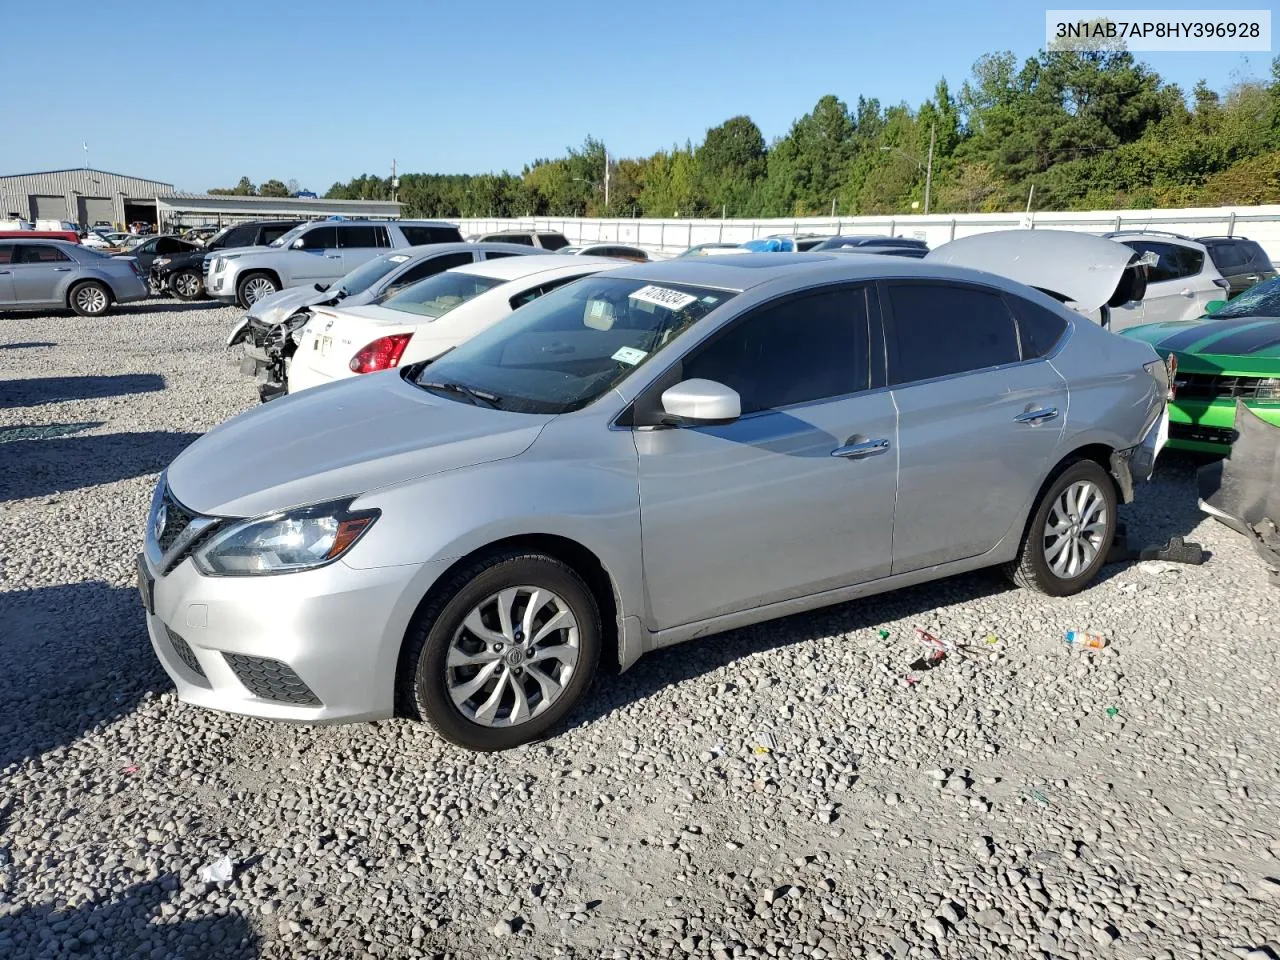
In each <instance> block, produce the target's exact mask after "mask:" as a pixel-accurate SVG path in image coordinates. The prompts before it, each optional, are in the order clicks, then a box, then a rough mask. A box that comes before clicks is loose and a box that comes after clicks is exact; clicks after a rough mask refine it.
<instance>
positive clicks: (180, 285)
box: [169, 270, 204, 300]
mask: <svg viewBox="0 0 1280 960" xmlns="http://www.w3.org/2000/svg"><path fill="white" fill-rule="evenodd" d="M169 289H170V290H172V291H173V293H174V296H176V297H178V298H179V299H181V300H196V299H199V297H200V295H201V294H203V293H204V279H203V278H202V277H201V276H200V274H199V272H198V271H195V270H179V271H178V272H177V273H175V274H174V275H173V276H171V277H170V278H169Z"/></svg>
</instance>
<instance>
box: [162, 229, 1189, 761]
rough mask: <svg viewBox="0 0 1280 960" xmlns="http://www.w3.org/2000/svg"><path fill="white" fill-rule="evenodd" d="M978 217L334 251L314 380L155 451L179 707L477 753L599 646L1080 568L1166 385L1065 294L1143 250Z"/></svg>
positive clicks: (507, 736)
mask: <svg viewBox="0 0 1280 960" xmlns="http://www.w3.org/2000/svg"><path fill="white" fill-rule="evenodd" d="M299 236H303V235H302V234H299ZM390 236H391V234H390V233H388V239H390ZM990 236H991V235H987V236H985V237H978V238H968V240H962V241H956V242H955V243H954V244H948V245H945V246H943V247H940V248H939V249H938V250H936V251H933V252H932V253H931V254H930V255H929V256H927V257H925V258H923V259H916V258H912V257H901V256H880V257H853V256H845V255H840V254H819V255H813V254H804V255H800V254H780V255H777V256H776V257H774V258H771V259H769V260H767V261H762V260H761V258H760V257H759V256H758V255H752V254H745V255H738V256H721V257H707V258H698V259H693V258H685V259H678V260H672V261H667V262H662V263H634V264H626V265H620V264H619V263H618V261H616V260H611V259H603V258H593V257H583V256H577V257H565V256H562V255H552V256H545V255H543V256H539V255H537V254H538V252H539V250H540V249H541V248H533V249H530V251H529V252H530V253H531V254H533V255H528V256H511V257H505V258H500V259H494V258H493V257H491V256H488V255H487V253H486V255H485V256H483V257H481V258H477V256H476V255H477V254H478V253H481V252H484V251H474V250H473V251H471V252H470V255H471V257H472V262H470V263H468V264H463V265H460V266H455V267H452V268H450V269H449V270H446V271H441V272H437V273H435V274H434V275H432V276H429V277H426V278H424V279H422V280H419V281H418V282H417V283H414V284H409V285H407V286H401V287H399V288H398V289H396V290H394V291H392V292H391V293H390V295H389V296H387V295H386V293H385V290H384V294H383V297H384V298H380V301H379V302H376V303H365V304H364V305H362V306H356V307H352V308H348V307H347V306H345V305H344V300H345V299H346V298H344V297H340V296H339V294H340V293H341V292H342V290H343V289H344V288H346V287H347V285H348V284H350V285H351V286H352V287H358V286H359V284H360V282H362V281H363V280H364V279H365V278H362V277H357V276H354V275H349V276H348V277H347V278H344V279H343V280H342V281H341V282H340V283H339V284H338V285H337V286H336V287H333V288H330V289H333V290H334V296H333V297H332V298H330V299H333V300H336V301H337V302H336V303H328V304H323V305H322V304H318V303H313V304H306V305H305V307H304V309H305V310H308V311H311V313H312V315H311V317H310V320H309V321H308V323H307V324H306V326H305V327H304V329H303V332H302V335H301V338H300V341H299V348H298V353H297V354H296V355H295V356H294V358H293V361H292V368H293V370H294V371H295V374H294V375H295V376H296V377H298V378H299V380H301V379H303V376H304V375H303V373H302V370H303V369H304V366H305V367H306V369H308V370H309V371H311V372H310V373H309V374H307V376H311V377H312V378H313V381H319V380H325V381H326V383H325V385H323V386H319V385H316V386H310V385H309V384H308V387H307V389H301V390H297V391H293V392H291V394H290V396H288V397H286V398H283V399H280V400H278V401H274V402H272V403H270V404H268V405H266V406H264V407H260V408H259V409H257V410H254V411H250V412H249V413H247V414H244V415H242V416H240V417H238V418H236V419H235V420H233V421H230V422H228V423H226V424H223V425H222V426H220V427H217V428H215V429H214V430H212V431H210V432H209V433H207V434H205V435H204V436H203V437H201V438H200V439H198V440H197V441H196V442H195V443H193V444H191V445H190V446H189V447H187V448H186V449H185V450H184V451H183V453H181V454H180V455H179V456H178V457H177V459H176V460H174V462H173V463H172V464H171V465H170V466H169V467H168V469H167V470H166V471H165V472H164V473H163V474H162V476H161V478H160V481H159V483H158V485H157V487H156V490H155V494H154V498H153V501H152V506H151V511H150V514H149V519H148V523H147V531H146V536H145V549H144V552H143V554H142V555H141V556H140V557H139V560H138V568H137V569H138V586H139V591H140V595H141V598H142V601H143V604H144V607H145V609H146V620H147V627H148V630H149V633H150V636H151V640H152V644H153V647H154V649H155V652H156V654H157V656H158V657H159V659H160V661H161V662H162V663H163V665H164V668H165V669H166V671H167V672H168V673H169V675H170V676H171V677H172V679H173V681H174V683H175V685H176V686H177V690H178V695H179V697H180V698H181V699H182V700H184V701H186V702H189V703H194V704H200V705H203V706H206V707H211V708H215V709H221V710H229V711H233V712H237V713H243V714H250V715H254V716H261V717H273V718H278V719H289V720H296V721H303V722H321V721H346V720H367V719H375V718H381V717H389V716H392V715H394V714H400V715H407V716H411V717H420V718H422V719H425V720H427V721H429V722H430V723H431V724H432V725H433V726H434V727H435V728H436V729H437V730H438V731H439V732H440V733H441V734H442V735H443V736H444V737H446V738H448V739H449V740H451V741H453V742H455V743H458V744H461V745H463V746H466V747H469V748H472V749H478V750H494V749H502V748H506V747H511V746H514V745H516V744H520V743H524V742H527V741H529V740H532V739H534V738H537V737H539V736H541V735H543V734H544V733H546V732H547V731H549V730H551V729H552V728H553V727H555V726H556V725H557V724H559V723H560V722H561V721H562V720H563V718H564V717H565V716H566V714H567V713H568V712H569V711H570V710H572V709H573V707H574V706H575V704H576V703H577V702H578V701H579V699H580V698H581V696H582V694H583V693H584V691H585V690H586V689H587V688H588V687H589V685H590V684H591V681H592V678H593V675H594V674H595V672H596V667H597V664H598V663H599V662H600V661H601V660H602V659H608V660H610V661H613V662H615V663H616V664H617V665H618V666H620V667H621V668H623V669H626V668H627V667H629V666H630V665H631V664H633V663H634V662H635V661H636V660H637V659H638V658H639V657H640V656H642V655H643V654H644V653H645V652H647V651H650V650H654V649H658V648H661V647H664V646H668V645H671V644H674V643H678V642H681V641H684V640H688V639H692V638H694V637H701V636H704V635H706V634H710V633H715V632H717V631H721V630H726V629H730V628H734V627H738V626H743V625H746V624H751V623H755V622H758V621H762V620H767V619H770V618H773V617H778V616H783V615H787V614H791V613H796V612H801V611H805V610H809V609H813V608H817V607H821V606H824V605H827V604H832V603H838V602H842V601H844V600H848V599H851V598H854V597H860V596H866V595H869V594H873V593H878V592H882V591H886V590H892V589H895V588H897V587H901V586H906V585H910V584H915V583H920V582H924V581H929V580H933V579H936V578H939V577H945V576H949V575H952V574H955V573H959V572H963V571H966V570H973V569H977V568H981V567H988V566H1000V567H1003V568H1004V569H1005V571H1006V572H1007V573H1008V575H1009V576H1010V577H1011V578H1012V579H1013V580H1014V581H1015V582H1016V583H1018V584H1020V585H1022V586H1024V587H1029V588H1032V589H1036V590H1040V591H1043V592H1046V593H1049V594H1052V595H1057V596H1063V595H1069V594H1074V593H1076V592H1078V591H1079V590H1082V589H1084V588H1085V587H1086V586H1087V585H1088V584H1089V583H1090V582H1091V581H1092V580H1093V578H1094V577H1095V576H1096V575H1097V573H1098V571H1099V569H1100V567H1101V566H1102V564H1103V562H1104V560H1105V558H1106V554H1107V551H1108V547H1109V545H1110V543H1111V540H1112V537H1113V535H1114V533H1115V530H1116V521H1117V515H1116V511H1117V507H1118V506H1119V504H1120V502H1121V501H1123V500H1128V499H1130V498H1131V497H1132V496H1133V495H1134V493H1135V490H1136V489H1140V488H1141V483H1142V481H1144V480H1145V479H1147V478H1148V477H1149V476H1150V473H1151V470H1152V468H1153V465H1154V462H1155V458H1156V456H1157V454H1158V453H1159V451H1160V448H1161V446H1162V445H1163V441H1164V438H1165V436H1166V429H1167V411H1166V403H1167V398H1168V391H1169V387H1170V379H1169V369H1168V366H1167V365H1166V363H1165V362H1164V361H1162V360H1161V359H1160V358H1159V356H1158V355H1157V353H1156V351H1155V350H1154V349H1153V348H1152V347H1151V346H1150V345H1149V344H1147V343H1144V342H1142V341H1140V340H1137V339H1133V338H1124V337H1118V336H1115V335H1113V334H1112V333H1110V332H1108V331H1106V330H1104V329H1102V328H1101V327H1100V326H1099V325H1097V324H1096V323H1093V322H1091V321H1090V320H1088V319H1087V318H1086V317H1085V316H1083V315H1082V314H1081V313H1080V312H1077V311H1076V310H1072V309H1069V308H1068V307H1067V306H1065V304H1066V303H1073V304H1076V305H1077V306H1078V307H1079V308H1080V309H1081V310H1085V311H1094V310H1097V309H1100V308H1102V307H1103V306H1106V305H1107V304H1114V303H1116V302H1118V301H1121V300H1128V299H1131V298H1132V297H1133V296H1135V295H1137V296H1140V295H1141V287H1142V279H1143V277H1144V276H1145V272H1146V268H1145V265H1144V264H1143V263H1142V262H1140V258H1139V257H1138V256H1137V255H1136V254H1135V252H1134V251H1131V250H1127V249H1124V248H1121V247H1119V246H1118V245H1117V244H1115V243H1113V242H1112V241H1109V240H1103V239H1100V238H1096V237H1088V236H1082V235H1078V234H1072V235H1068V234H1055V233H1053V232H1050V231H1036V232H1035V233H1027V232H1021V231H1020V232H1019V234H1018V236H1017V237H1014V238H1011V239H1009V240H1008V241H1003V242H1002V241H1000V240H999V238H996V240H992V239H990ZM1064 238H1065V239H1064ZM291 244H292V240H290V241H287V242H286V243H285V244H283V245H282V246H283V248H284V249H286V250H290V249H292V247H291ZM530 246H531V247H532V245H530ZM276 249H280V248H276ZM299 249H305V248H299ZM336 249H338V250H341V249H343V247H342V244H341V241H340V240H339V242H338V244H337V246H336ZM403 249H404V250H410V249H414V250H417V249H420V248H416V247H415V248H410V247H405V248H403ZM1002 250H1003V253H1002V254H1001V251H1002ZM387 255H389V256H391V257H395V256H400V255H406V256H414V255H415V254H402V250H401V249H399V248H397V249H394V250H390V251H385V252H384V254H383V255H381V256H383V257H385V256H387ZM244 256H245V258H247V257H249V256H251V255H250V254H247V253H246V254H245V255H244ZM232 262H235V261H232ZM393 262H394V261H393ZM408 262H409V261H408V260H406V261H403V263H408ZM975 264H976V265H979V266H981V268H982V269H975ZM384 268H386V263H385V260H384V261H383V262H382V263H379V265H378V269H377V270H375V271H373V273H374V274H376V276H375V277H374V278H373V280H372V281H371V282H369V283H367V284H366V285H365V287H364V289H365V290H367V289H369V287H371V286H372V285H373V284H375V283H378V282H380V281H381V280H382V279H384V278H385V277H387V276H388V275H389V274H390V273H391V272H392V270H393V269H394V268H387V269H384ZM224 269H227V268H225V267H224ZM241 279H243V278H241ZM517 285H518V286H517ZM1037 288H1039V289H1037ZM517 290H523V291H524V294H523V295H519V296H518V295H516V291H517ZM317 292H327V291H317ZM357 295H360V292H359V291H356V292H353V293H351V294H348V296H350V297H354V296H357ZM277 296H278V295H277ZM260 302H262V303H266V302H268V301H266V300H265V299H264V300H262V301H260ZM256 308H257V304H255V305H253V306H252V307H250V310H251V311H252V310H254V309H256ZM288 309H289V308H288V307H286V308H285V310H286V311H287V310H288ZM451 318H452V319H451ZM462 318H467V319H466V320H465V322H463V319H462ZM455 323H456V324H457V326H458V327H459V329H452V328H451V326H450V325H451V324H455ZM344 340H347V341H349V342H345V343H344V342H342V341H344ZM419 344H423V345H425V346H423V347H421V348H420V347H419V346H418V345H419ZM442 346H443V347H445V349H443V350H442V349H441V347H442ZM448 347H451V349H449V348H448ZM418 349H421V353H410V351H412V350H418ZM304 357H305V359H304ZM409 358H412V359H413V360H414V362H406V361H407V360H408V359H409ZM366 366H368V367H370V368H385V369H378V370H377V372H370V373H367V374H364V375H354V374H360V373H362V371H363V369H364V368H365V367H366ZM344 369H345V373H344ZM340 376H345V377H346V379H345V380H339V377H340ZM329 380H333V381H336V382H327V381H329ZM1068 397H1070V402H1069V403H1068ZM939 464H945V467H946V468H945V469H939ZM762 545H768V546H769V548H770V549H782V550H784V551H785V557H784V559H785V562H780V561H778V560H777V558H775V559H774V560H768V558H765V559H764V560H762V555H761V550H762ZM766 561H767V562H766ZM192 611H199V616H193V615H192Z"/></svg>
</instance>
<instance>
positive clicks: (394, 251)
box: [378, 240, 535, 263]
mask: <svg viewBox="0 0 1280 960" xmlns="http://www.w3.org/2000/svg"><path fill="white" fill-rule="evenodd" d="M533 249H535V248H534V247H527V246H525V245H524V244H522V243H495V242H492V241H484V242H481V243H475V242H472V241H467V240H450V241H448V242H447V243H419V244H415V245H414V246H412V247H392V248H391V249H390V250H387V251H385V252H383V253H380V254H378V257H379V258H380V259H387V258H389V257H397V256H401V257H404V256H407V257H409V258H410V259H412V260H422V259H425V258H426V257H428V256H433V255H436V254H446V253H472V252H474V251H476V250H479V251H480V252H482V253H484V252H486V251H492V252H494V253H513V254H516V255H517V256H521V255H524V251H526V250H533ZM504 259H509V258H504ZM494 262H495V263H496V262H497V261H496V260H495V261H494Z"/></svg>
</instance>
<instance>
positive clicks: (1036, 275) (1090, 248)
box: [925, 230, 1147, 311]
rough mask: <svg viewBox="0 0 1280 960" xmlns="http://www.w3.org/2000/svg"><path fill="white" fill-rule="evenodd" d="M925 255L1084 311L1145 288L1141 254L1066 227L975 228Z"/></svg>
mask: <svg viewBox="0 0 1280 960" xmlns="http://www.w3.org/2000/svg"><path fill="white" fill-rule="evenodd" d="M925 259H926V260H932V261H935V262H937V263H945V264H949V265H951V266H955V267H968V268H969V269H971V270H985V271H986V272H987V273H994V274H998V275H999V276H1002V277H1007V278H1009V279H1010V280H1016V281H1018V282H1019V283H1025V284H1026V285H1027V286H1029V287H1035V288H1036V289H1038V290H1043V291H1044V292H1045V293H1048V294H1049V295H1051V296H1055V297H1057V298H1058V299H1059V300H1069V301H1071V302H1073V303H1075V304H1076V306H1077V308H1078V309H1080V310H1083V311H1089V310H1097V309H1098V308H1099V307H1101V306H1102V305H1103V304H1107V305H1109V306H1113V307H1118V306H1120V305H1122V304H1125V303H1129V302H1131V301H1134V300H1141V299H1142V297H1143V295H1144V294H1145V293H1146V289H1147V281H1146V267H1145V265H1144V264H1143V263H1142V262H1141V255H1140V254H1137V253H1135V252H1134V251H1133V250H1132V249H1130V248H1129V247H1126V246H1125V245H1124V244H1122V243H1117V242H1116V241H1114V240H1107V239H1105V238H1103V237H1095V236H1093V235H1092V234H1088V233H1074V232H1072V231H1069V230H997V231H994V232H992V233H979V234H975V235H974V236H972V237H962V238H961V239H959V240H952V241H951V242H950V243H944V244H943V245H942V246H940V247H938V248H937V249H934V250H931V251H929V254H928V256H926V257H925Z"/></svg>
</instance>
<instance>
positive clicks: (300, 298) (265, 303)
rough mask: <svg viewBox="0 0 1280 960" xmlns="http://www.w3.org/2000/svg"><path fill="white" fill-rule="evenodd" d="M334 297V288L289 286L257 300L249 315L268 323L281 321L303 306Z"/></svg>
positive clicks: (310, 285) (308, 285)
mask: <svg viewBox="0 0 1280 960" xmlns="http://www.w3.org/2000/svg"><path fill="white" fill-rule="evenodd" d="M332 299H333V291H332V290H324V291H321V290H317V289H316V287H315V284H307V285H305V286H301V287H287V288H286V289H284V290H280V291H277V292H276V293H273V294H271V295H270V296H266V297H263V298H262V299H261V300H258V301H256V302H255V303H254V304H253V306H251V307H250V308H249V316H251V317H253V318H254V319H257V320H263V321H266V322H267V323H279V322H280V321H282V320H286V319H288V318H289V317H290V316H292V315H293V314H294V313H295V312H297V311H298V310H300V309H301V308H302V307H309V306H311V305H312V304H316V303H320V302H322V301H324V300H332Z"/></svg>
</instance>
